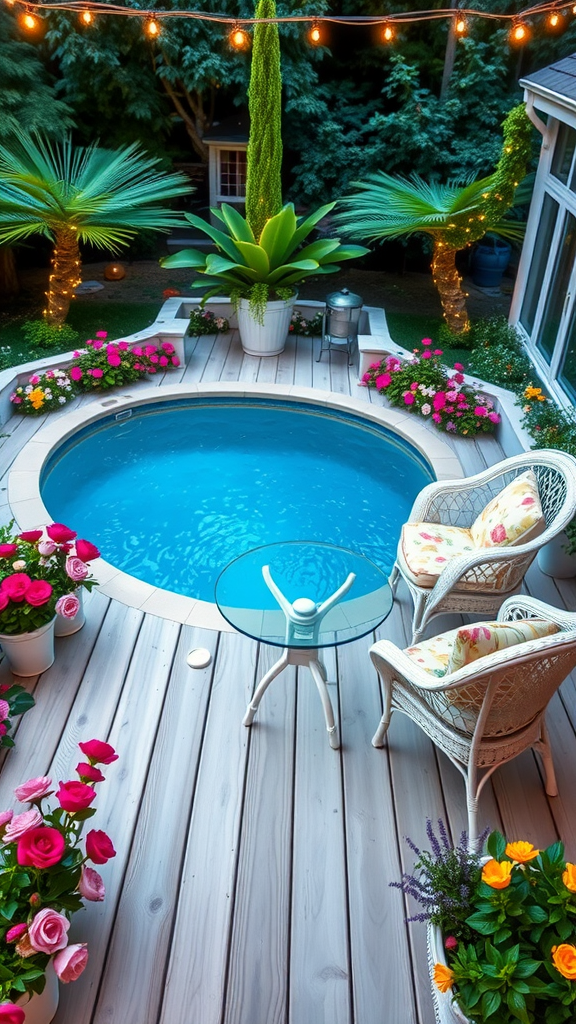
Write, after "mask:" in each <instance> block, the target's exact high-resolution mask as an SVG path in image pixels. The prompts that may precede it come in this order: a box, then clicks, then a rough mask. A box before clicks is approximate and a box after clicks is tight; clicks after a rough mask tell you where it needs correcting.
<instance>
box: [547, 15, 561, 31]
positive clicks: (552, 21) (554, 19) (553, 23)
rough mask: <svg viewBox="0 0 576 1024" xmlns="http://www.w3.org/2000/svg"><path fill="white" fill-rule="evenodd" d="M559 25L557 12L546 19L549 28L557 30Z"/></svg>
mask: <svg viewBox="0 0 576 1024" xmlns="http://www.w3.org/2000/svg"><path fill="white" fill-rule="evenodd" d="M559 24H560V15H559V14H558V12H557V11H552V14H551V15H550V17H549V18H548V25H549V26H550V28H558V25H559Z"/></svg>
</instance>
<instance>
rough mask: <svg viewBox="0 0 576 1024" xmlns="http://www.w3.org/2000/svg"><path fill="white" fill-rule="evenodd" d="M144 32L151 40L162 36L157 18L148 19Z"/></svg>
mask: <svg viewBox="0 0 576 1024" xmlns="http://www.w3.org/2000/svg"><path fill="white" fill-rule="evenodd" d="M144 31H145V33H146V35H147V36H150V38H151V39H156V38H157V37H158V36H159V35H160V25H159V24H158V22H157V21H156V18H146V21H145V23H144Z"/></svg>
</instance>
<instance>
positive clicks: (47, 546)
mask: <svg viewBox="0 0 576 1024" xmlns="http://www.w3.org/2000/svg"><path fill="white" fill-rule="evenodd" d="M38 551H39V552H40V554H41V555H42V557H43V558H49V556H50V555H53V554H54V552H55V551H56V544H55V543H54V541H53V540H41V541H40V543H39V545H38Z"/></svg>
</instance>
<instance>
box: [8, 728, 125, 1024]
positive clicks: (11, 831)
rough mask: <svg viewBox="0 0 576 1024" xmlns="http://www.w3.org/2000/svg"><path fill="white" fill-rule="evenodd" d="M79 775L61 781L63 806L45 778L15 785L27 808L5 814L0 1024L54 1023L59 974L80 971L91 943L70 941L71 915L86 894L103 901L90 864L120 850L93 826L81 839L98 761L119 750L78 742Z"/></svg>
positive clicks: (98, 777)
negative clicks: (50, 803) (51, 803)
mask: <svg viewBox="0 0 576 1024" xmlns="http://www.w3.org/2000/svg"><path fill="white" fill-rule="evenodd" d="M79 747H80V750H81V751H82V755H83V759H82V760H81V761H80V763H79V764H78V765H77V767H76V773H77V775H78V779H77V780H76V779H73V780H70V781H67V782H61V783H60V785H59V789H58V790H57V792H56V793H55V796H56V800H57V804H58V806H57V807H55V808H54V809H50V808H49V807H47V806H44V801H45V800H46V799H47V797H48V796H50V795H51V794H52V793H53V792H54V790H53V788H52V781H51V779H50V778H48V777H47V776H43V777H41V778H36V779H30V780H29V781H28V782H25V783H24V784H23V785H21V786H18V787H17V789H16V790H15V791H14V792H15V794H16V798H17V799H18V800H19V801H20V802H21V803H23V804H28V809H27V810H25V811H22V812H19V813H17V814H14V812H13V811H12V810H7V811H4V812H2V813H0V886H1V889H2V904H1V908H0V1004H1V1005H0V1024H24V1022H25V1024H49V1022H50V1021H51V1020H52V1018H53V1016H54V1014H55V1013H56V1009H57V1006H58V980H60V981H62V982H64V983H65V984H66V983H68V982H70V981H75V980H76V979H77V978H79V977H80V975H81V974H82V971H83V970H84V968H85V966H86V962H87V960H88V950H87V947H86V943H83V942H80V943H72V944H69V943H68V930H69V928H70V919H71V917H72V914H74V913H75V912H76V911H77V910H81V909H82V907H83V902H82V901H83V900H89V901H100V900H103V899H104V896H105V889H104V883H103V881H102V878H101V877H100V875H99V873H98V872H97V871H96V870H95V868H94V867H92V866H91V864H97V865H100V864H105V863H106V862H107V861H108V860H110V858H111V857H114V856H115V853H116V851H115V850H114V847H113V845H112V841H111V840H110V838H109V837H108V836H107V835H106V833H105V832H102V831H99V830H96V829H91V830H90V831H89V832H88V834H87V836H86V839H85V843H84V849H83V848H82V845H81V833H82V829H83V826H84V822H85V821H86V820H87V819H89V818H91V817H92V815H93V814H95V813H96V812H95V809H94V808H93V807H92V806H91V805H92V803H93V801H94V799H95V796H96V793H95V786H96V783H98V782H102V781H104V775H103V774H102V772H101V771H100V768H98V767H97V766H98V765H104V764H111V763H112V762H113V761H115V760H117V757H118V755H117V754H116V752H115V750H114V748H113V747H112V746H110V744H109V743H103V742H102V741H100V740H89V741H88V742H86V743H80V744H79Z"/></svg>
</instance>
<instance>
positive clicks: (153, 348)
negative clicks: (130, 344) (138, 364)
mask: <svg viewBox="0 0 576 1024" xmlns="http://www.w3.org/2000/svg"><path fill="white" fill-rule="evenodd" d="M155 352H156V345H146V348H145V349H144V355H145V356H153V355H154V353H155Z"/></svg>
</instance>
